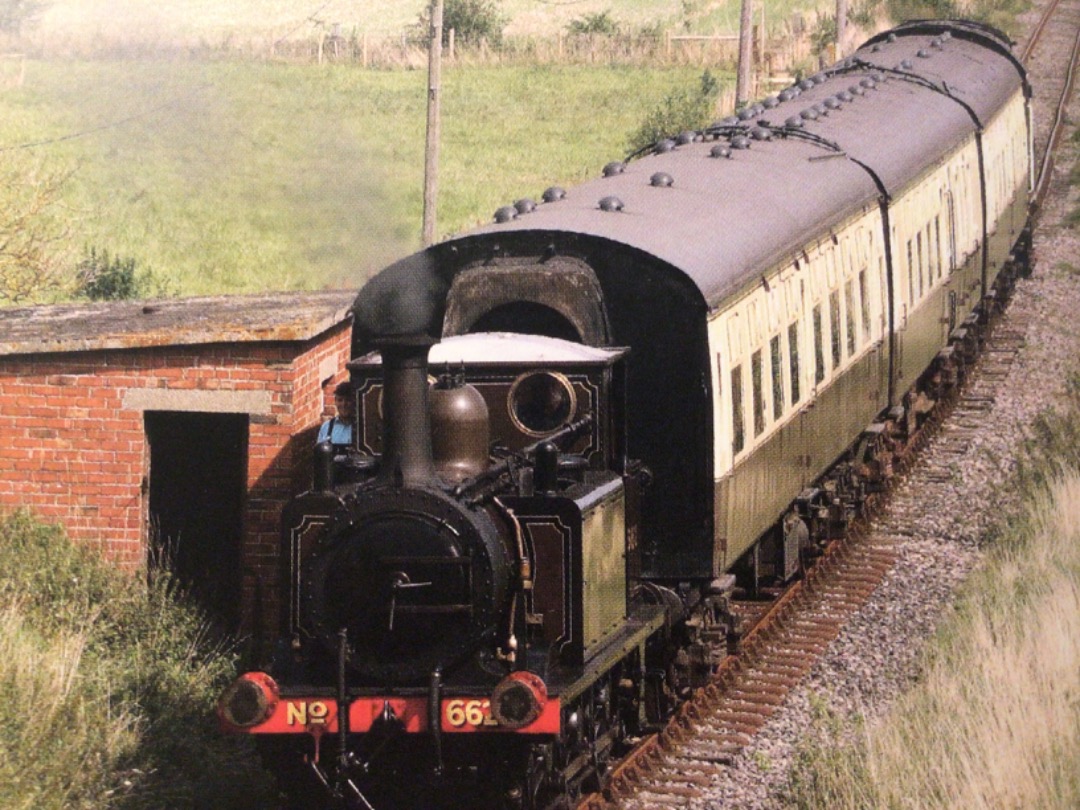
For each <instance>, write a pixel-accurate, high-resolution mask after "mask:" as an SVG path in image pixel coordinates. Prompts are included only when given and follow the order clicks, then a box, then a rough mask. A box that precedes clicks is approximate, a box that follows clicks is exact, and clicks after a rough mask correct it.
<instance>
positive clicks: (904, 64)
mask: <svg viewBox="0 0 1080 810" xmlns="http://www.w3.org/2000/svg"><path fill="white" fill-rule="evenodd" d="M913 67H914V65H913V64H912V63H911V60H910V59H904V60H902V61H901V62H900V64H899V65H897V69H899V70H911V69H912V68H913Z"/></svg>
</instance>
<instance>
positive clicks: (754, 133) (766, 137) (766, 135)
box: [750, 127, 772, 141]
mask: <svg viewBox="0 0 1080 810" xmlns="http://www.w3.org/2000/svg"><path fill="white" fill-rule="evenodd" d="M750 137H751V138H753V139H754V140H755V141H771V140H772V130H771V129H766V128H765V127H754V128H753V129H752V130H750Z"/></svg>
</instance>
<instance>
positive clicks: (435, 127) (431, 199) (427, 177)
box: [423, 0, 443, 247]
mask: <svg viewBox="0 0 1080 810" xmlns="http://www.w3.org/2000/svg"><path fill="white" fill-rule="evenodd" d="M442 17H443V0H431V45H430V47H429V50H428V100H427V147H426V149H425V151H424V225H423V240H424V246H425V247H426V246H428V245H430V244H431V243H432V242H434V241H435V220H436V211H435V209H436V201H437V199H438V186H439V83H440V79H441V74H442Z"/></svg>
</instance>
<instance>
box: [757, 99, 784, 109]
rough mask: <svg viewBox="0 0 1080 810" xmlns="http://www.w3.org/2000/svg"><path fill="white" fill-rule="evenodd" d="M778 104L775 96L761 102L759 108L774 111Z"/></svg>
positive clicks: (778, 101) (778, 100)
mask: <svg viewBox="0 0 1080 810" xmlns="http://www.w3.org/2000/svg"><path fill="white" fill-rule="evenodd" d="M779 103H780V99H778V98H777V97H776V96H769V97H768V98H767V99H765V100H764V101H763V102H761V106H763V107H764V108H765V109H766V110H772V109H775V108H776V106H777V105H778V104H779Z"/></svg>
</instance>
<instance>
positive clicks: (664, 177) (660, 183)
mask: <svg viewBox="0 0 1080 810" xmlns="http://www.w3.org/2000/svg"><path fill="white" fill-rule="evenodd" d="M674 183H675V178H674V177H672V176H671V175H670V174H668V173H667V172H657V173H656V174H654V175H653V176H652V177H650V178H649V185H650V186H655V187H656V188H671V186H672V185H674Z"/></svg>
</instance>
